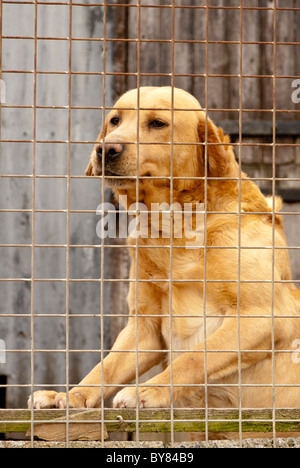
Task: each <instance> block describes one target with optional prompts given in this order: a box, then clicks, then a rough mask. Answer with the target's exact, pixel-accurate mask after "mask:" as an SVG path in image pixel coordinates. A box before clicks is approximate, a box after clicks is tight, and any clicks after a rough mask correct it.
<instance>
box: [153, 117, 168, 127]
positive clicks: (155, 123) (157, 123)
mask: <svg viewBox="0 0 300 468" xmlns="http://www.w3.org/2000/svg"><path fill="white" fill-rule="evenodd" d="M166 126H167V124H166V123H165V122H163V121H162V120H158V119H155V120H151V122H149V127H150V128H163V127H166Z"/></svg>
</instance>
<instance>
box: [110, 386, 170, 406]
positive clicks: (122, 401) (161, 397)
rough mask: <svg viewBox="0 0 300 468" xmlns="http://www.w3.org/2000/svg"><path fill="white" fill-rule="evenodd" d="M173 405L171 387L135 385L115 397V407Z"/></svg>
mask: <svg viewBox="0 0 300 468" xmlns="http://www.w3.org/2000/svg"><path fill="white" fill-rule="evenodd" d="M170 405H171V395H170V388H168V387H167V388H166V387H142V388H139V389H138V391H137V390H136V388H135V387H128V388H124V389H123V390H121V391H120V392H119V393H118V394H117V395H116V396H115V398H114V401H113V406H114V408H135V407H136V406H138V407H139V408H168V407H170Z"/></svg>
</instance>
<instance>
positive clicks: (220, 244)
mask: <svg viewBox="0 0 300 468" xmlns="http://www.w3.org/2000/svg"><path fill="white" fill-rule="evenodd" d="M138 107H139V110H137V108H138ZM98 141H99V143H98V144H96V145H95V148H94V150H93V152H92V155H91V159H90V163H89V165H88V168H87V172H86V174H87V175H88V176H100V175H103V176H104V177H105V181H106V183H107V184H108V186H110V187H111V188H112V189H113V191H114V193H115V195H116V197H118V198H120V199H122V200H124V199H125V200H126V204H127V206H126V208H128V207H129V206H131V205H132V204H134V203H136V202H140V203H143V204H144V206H146V207H147V209H148V215H147V216H148V218H149V219H150V221H152V220H153V216H154V212H153V213H151V207H152V208H153V204H154V206H155V207H157V205H158V204H162V203H165V204H167V205H168V206H170V207H171V206H173V204H174V203H175V204H176V206H177V207H178V206H179V207H182V208H183V207H184V206H185V204H188V206H189V207H190V215H191V217H190V221H191V226H192V228H195V230H194V232H195V238H193V237H192V238H191V236H190V235H189V236H188V235H187V234H186V232H185V230H184V229H183V227H182V225H180V228H178V223H179V221H178V217H176V213H175V211H174V212H173V216H170V217H169V220H170V228H171V229H170V231H169V236H167V235H166V230H165V229H163V223H162V222H161V221H159V222H158V228H157V231H156V235H155V236H151V232H150V227H149V230H148V234H149V235H143V236H140V237H136V238H134V237H129V240H128V243H129V247H130V249H129V250H130V254H131V258H132V266H131V271H130V279H132V280H138V281H131V282H130V291H129V295H128V304H129V309H130V315H129V320H128V325H127V326H126V327H125V328H124V330H123V331H121V333H120V334H119V336H118V338H117V340H116V342H115V344H114V346H113V348H112V352H111V353H110V354H109V355H108V356H107V357H106V358H105V359H104V361H103V362H102V363H100V364H98V365H97V366H96V367H95V368H94V369H93V370H92V371H91V372H90V373H89V374H88V375H87V376H86V377H85V378H84V379H83V380H82V382H81V383H80V385H79V386H78V387H75V388H73V389H72V390H71V391H70V392H69V394H68V397H69V405H70V407H73V408H81V407H82V408H83V407H87V408H94V407H99V406H100V405H101V401H102V398H104V399H106V398H108V397H109V396H111V395H112V394H113V393H114V392H116V390H117V389H120V388H116V386H120V385H121V384H123V385H124V388H123V389H122V390H121V391H119V392H118V393H117V394H116V396H115V398H114V406H115V407H120V408H122V407H135V406H136V405H138V406H139V407H154V408H155V407H169V406H170V405H171V401H173V404H174V405H176V406H191V407H203V405H204V402H205V392H207V399H208V406H209V407H211V408H218V407H222V408H224V407H231V408H234V407H235V408H236V407H239V401H240V398H241V402H242V406H243V407H247V408H259V407H264V408H270V407H272V406H273V398H275V405H276V407H298V406H299V402H300V388H299V387H297V385H299V384H300V365H299V364H297V362H298V359H294V357H295V352H296V351H297V349H296V348H297V347H296V345H297V342H296V341H295V340H298V339H300V320H299V319H300V315H299V314H300V292H299V291H298V289H296V287H295V286H294V285H293V284H292V282H291V272H290V263H289V257H288V250H287V249H286V239H285V236H284V233H283V227H282V219H281V217H280V216H279V215H273V214H272V208H273V202H274V207H275V205H276V211H278V210H279V209H280V205H281V201H280V200H279V199H274V201H273V199H267V198H265V197H264V196H263V195H262V193H261V192H260V190H259V188H258V187H257V186H256V185H255V184H254V183H253V182H252V181H250V180H249V179H248V178H247V176H246V174H244V173H242V174H241V175H242V177H241V178H240V179H239V177H240V171H239V167H238V164H237V163H236V160H235V157H234V153H233V150H232V147H231V146H230V140H229V137H227V136H225V135H224V133H223V131H222V130H221V129H218V128H217V127H216V126H215V125H214V124H213V122H212V121H211V120H210V119H209V118H208V116H207V115H206V114H205V112H204V111H203V110H202V108H201V106H200V104H199V103H198V101H197V100H196V99H195V98H194V97H193V96H191V95H190V94H188V93H187V92H185V91H183V90H180V89H171V88H170V87H159V88H154V87H153V88H152V87H142V88H140V89H139V90H138V91H137V90H131V91H129V92H127V93H126V94H124V95H123V96H122V97H121V98H120V99H119V100H118V102H117V103H116V104H115V107H114V108H113V109H112V110H111V112H110V114H109V115H108V117H107V119H106V123H105V129H104V132H101V134H100V136H99V139H98ZM137 179H138V181H137ZM137 182H138V184H137ZM137 185H138V186H137ZM199 204H200V206H201V204H205V209H206V215H205V217H204V218H203V219H204V221H202V224H201V226H200V227H199V226H197V219H198V218H197V205H199ZM164 206H165V205H164ZM152 211H153V209H152ZM182 213H184V211H182ZM156 214H157V212H156ZM201 219H202V218H201ZM150 225H151V222H150V224H149V226H150ZM197 229H198V231H199V232H201V230H202V234H203V236H202V239H201V245H200V244H199V236H197ZM175 232H176V234H177V235H176V236H175V234H174V233H175ZM180 233H181V234H182V235H178V234H180ZM196 237H197V239H196ZM197 242H198V244H197ZM135 246H137V247H138V249H136V248H135ZM171 246H172V249H171ZM238 247H240V248H238ZM273 247H274V248H273ZM137 250H138V257H137V258H136V252H137ZM171 252H172V253H171ZM170 280H171V281H170ZM136 287H137V288H138V289H137V291H136ZM170 310H171V313H170ZM130 351H131V352H130ZM293 352H294V354H293ZM137 353H138V354H137ZM159 363H163V369H164V370H163V371H162V372H161V373H159V374H158V375H156V376H155V377H154V378H152V379H151V380H148V381H147V382H146V383H145V384H143V385H141V386H139V387H138V390H137V389H136V388H135V387H126V384H129V383H130V382H131V381H132V380H134V379H136V377H137V374H138V375H139V376H141V375H142V374H144V373H145V372H146V371H148V370H149V369H151V368H152V367H153V366H155V365H157V364H159ZM102 382H103V383H104V384H105V386H104V388H102V389H101V383H102ZM273 382H275V385H276V387H275V391H274V395H273V389H272V384H273ZM204 384H206V388H205V385H204ZM29 406H34V408H52V407H59V408H64V407H65V406H66V394H65V393H56V392H53V391H39V392H36V393H35V394H34V396H33V399H31V398H30V401H29Z"/></svg>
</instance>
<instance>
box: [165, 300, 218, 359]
mask: <svg viewBox="0 0 300 468" xmlns="http://www.w3.org/2000/svg"><path fill="white" fill-rule="evenodd" d="M201 302H202V303H203V298H199V301H198V304H197V303H195V301H194V303H193V304H192V303H190V307H189V303H188V301H187V302H186V304H185V306H184V307H183V304H180V305H181V308H180V309H177V307H176V305H178V304H175V307H173V308H172V314H168V315H167V314H166V310H164V314H166V315H164V316H163V319H162V328H161V331H162V336H163V339H164V342H165V345H166V347H167V349H168V350H170V353H169V362H170V360H171V359H172V360H173V359H175V358H177V357H178V356H179V355H180V354H182V353H183V352H184V351H189V350H192V349H194V348H195V347H196V346H197V345H199V344H200V343H203V342H204V340H205V338H208V337H209V336H210V335H212V334H213V333H215V332H216V331H217V330H218V328H220V326H221V325H222V322H223V315H218V310H216V309H215V308H214V307H213V306H212V305H210V304H208V305H206V307H205V310H204V308H203V304H201ZM169 306H170V305H169ZM197 309H198V310H197ZM171 315H172V316H171Z"/></svg>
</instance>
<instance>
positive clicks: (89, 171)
mask: <svg viewBox="0 0 300 468" xmlns="http://www.w3.org/2000/svg"><path fill="white" fill-rule="evenodd" d="M85 175H86V176H88V177H91V176H93V175H94V173H93V164H92V162H89V165H88V167H87V168H86V171H85Z"/></svg>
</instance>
